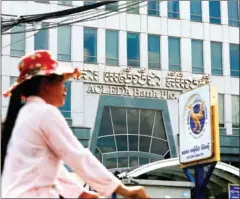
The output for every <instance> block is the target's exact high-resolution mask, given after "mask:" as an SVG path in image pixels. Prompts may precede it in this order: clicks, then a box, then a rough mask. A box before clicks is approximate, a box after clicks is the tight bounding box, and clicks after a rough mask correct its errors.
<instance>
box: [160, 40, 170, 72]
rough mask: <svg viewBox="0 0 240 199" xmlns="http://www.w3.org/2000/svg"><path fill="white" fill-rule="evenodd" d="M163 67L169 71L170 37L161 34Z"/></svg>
mask: <svg viewBox="0 0 240 199" xmlns="http://www.w3.org/2000/svg"><path fill="white" fill-rule="evenodd" d="M160 52H161V69H162V70H165V71H168V37H167V36H161V46H160Z"/></svg>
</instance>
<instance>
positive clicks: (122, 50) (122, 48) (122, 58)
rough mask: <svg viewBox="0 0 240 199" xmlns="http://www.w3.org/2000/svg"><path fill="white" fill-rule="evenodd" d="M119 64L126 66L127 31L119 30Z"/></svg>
mask: <svg viewBox="0 0 240 199" xmlns="http://www.w3.org/2000/svg"><path fill="white" fill-rule="evenodd" d="M119 41H122V42H119V66H123V67H126V66H127V32H126V31H122V30H120V31H119Z"/></svg>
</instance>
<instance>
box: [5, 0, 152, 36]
mask: <svg viewBox="0 0 240 199" xmlns="http://www.w3.org/2000/svg"><path fill="white" fill-rule="evenodd" d="M145 1H146V0H143V1H141V2H140V3H143V2H145ZM137 4H139V2H137V3H136V2H135V3H133V4H130V5H128V6H125V7H122V8H120V9H116V10H112V11H109V12H107V13H103V14H99V15H95V16H91V17H88V18H84V19H80V20H76V21H72V22H69V23H62V24H61V23H56V24H54V25H53V26H48V27H44V28H41V29H50V28H56V27H60V26H66V25H71V24H74V23H78V22H84V21H93V20H96V19H104V18H107V17H111V16H114V15H118V14H120V13H123V12H126V11H130V10H134V9H136V8H134V7H132V6H134V5H137ZM146 5H147V4H146ZM146 5H142V6H139V8H140V7H144V6H146ZM128 7H132V8H130V9H127V10H126V11H125V10H123V11H121V12H116V13H113V12H115V11H119V10H122V9H125V8H128ZM111 13H112V14H111ZM108 14H111V15H108ZM107 15H108V16H107ZM100 16H102V17H101V18H96V17H100ZM34 30H40V29H29V30H25V31H24V32H32V31H34ZM19 33H23V31H18V32H8V33H4V34H3V35H7V34H19Z"/></svg>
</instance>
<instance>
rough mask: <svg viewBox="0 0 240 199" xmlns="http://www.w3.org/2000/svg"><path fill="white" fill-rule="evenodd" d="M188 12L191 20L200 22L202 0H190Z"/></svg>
mask: <svg viewBox="0 0 240 199" xmlns="http://www.w3.org/2000/svg"><path fill="white" fill-rule="evenodd" d="M190 14H191V20H192V21H197V22H201V21H202V1H201V0H190Z"/></svg>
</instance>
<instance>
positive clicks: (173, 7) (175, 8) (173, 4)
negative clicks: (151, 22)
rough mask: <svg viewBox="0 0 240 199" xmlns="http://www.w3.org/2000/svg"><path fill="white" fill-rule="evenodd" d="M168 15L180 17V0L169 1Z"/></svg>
mask: <svg viewBox="0 0 240 199" xmlns="http://www.w3.org/2000/svg"><path fill="white" fill-rule="evenodd" d="M168 17H169V18H175V19H179V1H168Z"/></svg>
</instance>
